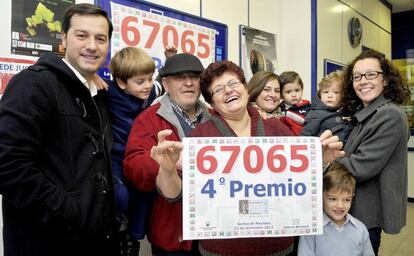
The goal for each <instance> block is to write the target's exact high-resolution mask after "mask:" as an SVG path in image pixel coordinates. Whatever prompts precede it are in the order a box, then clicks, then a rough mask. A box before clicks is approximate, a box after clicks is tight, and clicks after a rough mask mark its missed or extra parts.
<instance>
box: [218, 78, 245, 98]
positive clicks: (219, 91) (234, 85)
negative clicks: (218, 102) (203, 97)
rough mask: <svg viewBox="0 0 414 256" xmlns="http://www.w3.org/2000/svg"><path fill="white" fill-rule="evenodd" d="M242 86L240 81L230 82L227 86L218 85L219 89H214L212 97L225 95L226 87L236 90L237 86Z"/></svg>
mask: <svg viewBox="0 0 414 256" xmlns="http://www.w3.org/2000/svg"><path fill="white" fill-rule="evenodd" d="M240 84H241V82H240V81H238V80H230V81H229V82H228V83H227V84H225V85H218V86H217V87H216V89H214V90H213V92H212V93H211V96H213V95H214V94H217V95H220V94H223V93H224V88H225V87H226V86H228V87H229V88H231V89H234V88H236V87H237V86H239V85H240Z"/></svg>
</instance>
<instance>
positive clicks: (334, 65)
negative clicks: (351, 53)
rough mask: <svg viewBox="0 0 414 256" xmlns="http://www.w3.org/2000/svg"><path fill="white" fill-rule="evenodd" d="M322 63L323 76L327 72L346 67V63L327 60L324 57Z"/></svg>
mask: <svg viewBox="0 0 414 256" xmlns="http://www.w3.org/2000/svg"><path fill="white" fill-rule="evenodd" d="M323 65H324V68H323V75H324V76H326V75H328V74H329V73H332V72H334V71H337V70H343V69H344V68H345V67H346V65H344V64H342V63H339V62H336V61H333V60H328V59H325V60H324V61H323Z"/></svg>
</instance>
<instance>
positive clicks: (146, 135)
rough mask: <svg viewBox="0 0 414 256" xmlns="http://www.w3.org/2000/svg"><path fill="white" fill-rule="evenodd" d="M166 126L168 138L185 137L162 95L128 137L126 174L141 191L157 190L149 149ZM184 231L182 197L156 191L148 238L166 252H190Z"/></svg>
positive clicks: (156, 172)
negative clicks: (173, 198) (169, 197)
mask: <svg viewBox="0 0 414 256" xmlns="http://www.w3.org/2000/svg"><path fill="white" fill-rule="evenodd" d="M203 110H204V113H206V111H207V108H206V107H205V106H203ZM204 116H206V115H204ZM203 118H205V117H203ZM177 127H178V129H177ZM165 129H170V130H172V131H173V132H172V134H171V135H170V136H168V137H167V139H168V140H173V141H180V140H181V138H182V137H183V136H184V132H183V131H182V129H181V126H180V123H179V121H178V119H177V117H176V116H175V114H174V112H173V110H172V107H171V103H170V102H169V97H168V96H163V98H162V99H161V100H160V103H157V104H155V105H153V106H151V107H149V108H147V109H146V110H145V111H144V112H142V113H141V114H140V115H139V116H138V117H137V119H135V121H134V124H133V126H132V129H131V132H130V134H129V137H128V142H127V145H126V150H125V158H124V176H125V179H126V181H127V182H128V183H129V184H130V185H132V186H134V187H135V188H137V189H139V190H142V191H153V190H155V189H156V186H155V179H156V177H157V174H158V168H159V165H158V164H157V163H156V162H155V161H154V160H153V159H152V158H151V157H150V150H151V148H152V146H154V145H156V144H157V139H158V138H157V134H158V132H159V131H162V130H165ZM182 233H183V232H182V203H181V200H178V201H177V202H169V201H167V200H166V199H165V198H164V197H162V196H161V195H160V194H157V196H156V198H155V201H154V205H153V208H152V211H151V220H150V223H149V232H148V240H149V241H150V242H151V244H153V245H154V246H156V247H158V248H161V249H163V250H165V251H178V250H188V251H190V250H191V241H183V240H182Z"/></svg>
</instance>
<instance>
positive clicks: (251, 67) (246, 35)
mask: <svg viewBox="0 0 414 256" xmlns="http://www.w3.org/2000/svg"><path fill="white" fill-rule="evenodd" d="M276 65H277V55H276V35H275V34H272V33H269V32H265V31H262V30H259V29H255V28H251V27H247V26H243V25H240V66H241V67H242V69H243V71H244V75H245V77H246V80H247V81H249V80H250V78H251V77H252V76H253V75H254V74H255V73H256V72H257V71H263V70H268V71H273V72H276Z"/></svg>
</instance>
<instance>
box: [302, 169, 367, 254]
mask: <svg viewBox="0 0 414 256" xmlns="http://www.w3.org/2000/svg"><path fill="white" fill-rule="evenodd" d="M354 193H355V178H354V177H353V176H352V175H351V173H350V172H349V171H348V170H347V169H346V168H345V167H344V166H343V165H342V164H339V163H331V165H330V166H329V169H328V171H327V172H326V173H325V174H324V177H323V211H324V216H323V235H313V236H302V237H300V240H299V249H298V255H299V256H311V255H315V256H316V255H317V256H325V255H326V256H331V255H335V256H342V255H343V256H356V255H362V256H374V251H373V249H372V246H371V243H370V240H369V233H368V230H367V228H366V227H365V225H364V224H363V223H362V222H361V221H359V220H357V219H356V218H354V217H352V216H351V215H350V214H349V213H348V211H349V209H350V208H351V203H352V198H353V196H354Z"/></svg>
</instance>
